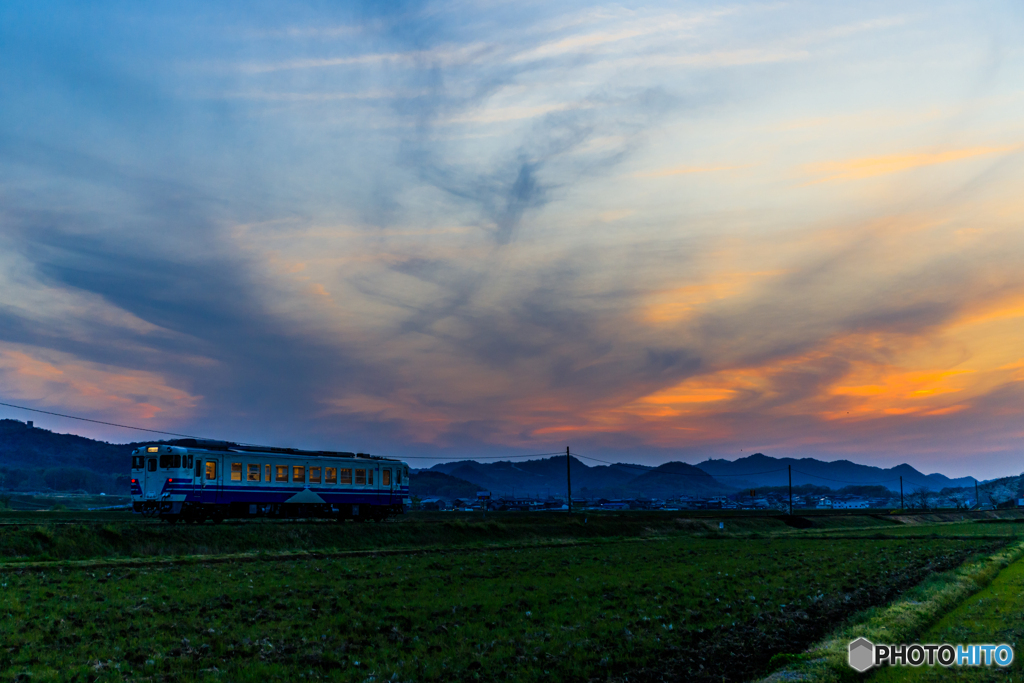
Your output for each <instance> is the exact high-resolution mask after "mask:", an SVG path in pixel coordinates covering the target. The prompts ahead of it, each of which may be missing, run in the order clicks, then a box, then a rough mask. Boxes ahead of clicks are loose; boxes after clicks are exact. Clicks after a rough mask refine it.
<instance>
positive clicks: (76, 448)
mask: <svg viewBox="0 0 1024 683" xmlns="http://www.w3.org/2000/svg"><path fill="white" fill-rule="evenodd" d="M136 447H137V446H136V445H133V444H125V445H118V444H109V443H106V442H104V441H93V440H92V439H87V438H85V437H84V436H76V435H75V434H56V433H54V432H51V431H49V430H48V429H40V428H38V427H29V426H28V425H27V424H26V423H24V422H20V421H18V420H0V465H2V466H6V467H12V468H13V467H16V468H25V469H29V468H49V467H82V468H85V469H89V470H92V471H94V472H100V473H103V474H115V473H127V472H128V469H129V468H130V467H131V460H130V459H129V457H130V456H131V452H132V449H134V448H136Z"/></svg>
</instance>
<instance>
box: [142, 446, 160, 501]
mask: <svg viewBox="0 0 1024 683" xmlns="http://www.w3.org/2000/svg"><path fill="white" fill-rule="evenodd" d="M157 457H158V456H157V455H156V453H149V452H147V453H146V471H145V472H144V473H143V475H142V477H143V478H142V491H143V493H144V497H145V499H146V500H156V497H157V494H158V493H159V492H160V489H161V488H163V477H162V476H160V473H159V472H157V461H156V460H157Z"/></svg>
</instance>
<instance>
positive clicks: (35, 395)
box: [0, 346, 201, 424]
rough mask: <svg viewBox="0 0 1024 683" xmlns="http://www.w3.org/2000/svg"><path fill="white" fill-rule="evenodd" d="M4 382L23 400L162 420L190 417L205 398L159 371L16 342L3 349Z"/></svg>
mask: <svg viewBox="0 0 1024 683" xmlns="http://www.w3.org/2000/svg"><path fill="white" fill-rule="evenodd" d="M0 382H2V384H3V386H4V390H5V393H6V394H7V395H8V396H10V397H12V398H17V399H20V400H23V401H32V402H34V403H37V404H39V405H45V406H59V407H61V408H62V409H64V410H68V411H77V412H79V413H84V414H87V415H106V414H110V415H116V416H118V418H119V419H122V420H124V419H133V420H147V421H148V420H157V419H158V418H159V421H160V422H161V423H162V424H163V423H165V422H166V423H170V422H171V421H173V420H178V419H182V418H184V417H187V416H189V415H190V414H191V413H192V410H193V409H194V408H195V407H196V405H197V404H198V403H199V401H200V400H201V397H200V396H193V395H191V394H189V393H187V392H185V391H182V390H180V389H177V388H174V387H172V386H169V385H168V384H167V382H166V381H165V380H164V378H163V377H161V376H160V375H157V374H156V373H152V372H145V371H140V370H126V369H124V368H117V367H114V366H109V365H102V364H98V363H88V362H85V361H81V360H78V359H76V358H74V357H72V356H69V355H67V354H62V353H56V352H40V351H38V350H29V349H22V348H18V347H12V346H8V347H7V348H0Z"/></svg>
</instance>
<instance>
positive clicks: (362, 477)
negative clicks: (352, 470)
mask: <svg viewBox="0 0 1024 683" xmlns="http://www.w3.org/2000/svg"><path fill="white" fill-rule="evenodd" d="M365 483H366V470H356V486H361V485H363V484H365Z"/></svg>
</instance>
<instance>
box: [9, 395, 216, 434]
mask: <svg viewBox="0 0 1024 683" xmlns="http://www.w3.org/2000/svg"><path fill="white" fill-rule="evenodd" d="M0 406H7V407H8V408H17V409H18V410H28V411H31V412H33V413H43V414H44V415H56V416H57V417H66V418H68V419H69V420H81V421H82V422H94V423H96V424H100V425H107V426H109V427H120V428H121V429H135V430H138V431H140V432H151V433H153V434H166V435H167V436H181V437H184V438H186V439H203V438H204V437H201V436H192V435H191V434H178V433H176V432H162V431H160V430H159V429H146V428H145V427H132V426H131V425H122V424H117V423H116V422H104V421H103V420H93V419H90V418H88V417H77V416H75V415H65V414H63V413H54V412H52V411H49V410H40V409H39V408H26V407H25V406H16V405H14V404H13V403H2V402H0Z"/></svg>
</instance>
